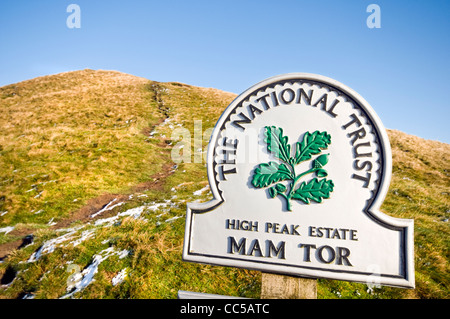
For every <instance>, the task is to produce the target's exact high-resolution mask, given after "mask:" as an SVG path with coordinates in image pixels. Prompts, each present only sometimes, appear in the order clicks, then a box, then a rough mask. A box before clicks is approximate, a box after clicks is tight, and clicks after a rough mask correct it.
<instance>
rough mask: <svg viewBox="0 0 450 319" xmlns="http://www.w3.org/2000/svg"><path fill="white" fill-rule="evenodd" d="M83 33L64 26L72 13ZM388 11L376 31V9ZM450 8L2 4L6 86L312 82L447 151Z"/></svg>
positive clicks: (339, 1) (348, 3)
mask: <svg viewBox="0 0 450 319" xmlns="http://www.w3.org/2000/svg"><path fill="white" fill-rule="evenodd" d="M71 3H74V4H77V5H79V7H80V9H81V16H80V17H81V28H79V29H77V28H73V29H70V28H68V27H67V25H66V20H67V17H68V16H69V15H70V13H67V12H66V8H67V6H68V5H69V4H71ZM371 3H374V4H377V5H379V7H380V9H381V28H378V29H377V28H374V29H370V28H368V27H367V24H366V19H367V17H368V16H369V15H370V13H367V12H366V8H367V6H368V5H369V4H371ZM449 14H450V1H448V0H447V1H439V0H434V1H419V0H415V1H400V0H395V1H394V0H390V1H378V0H371V1H364V0H329V1H325V0H323V1H320V0H318V1H282V0H280V1H263V0H261V1H253V0H252V1H248V0H240V1H224V0H222V1H212V0H210V1H151V0H148V1H136V0H128V1H99V0H89V1H88V0H86V1H84V0H69V1H64V0H52V1H51V0H39V1H23V0H15V1H13V0H2V1H1V2H0V43H1V45H0V86H3V85H6V84H10V83H15V82H19V81H23V80H26V79H30V78H34V77H37V76H42V75H47V74H54V73H59V72H65V71H71V70H80V69H86V68H90V69H103V70H117V71H121V72H125V73H130V74H133V75H137V76H142V77H145V78H148V79H150V80H155V81H164V82H165V81H178V82H183V83H187V84H191V85H197V86H203V87H214V88H218V89H222V90H225V91H230V92H234V93H241V92H243V91H244V90H246V89H247V88H248V87H250V86H252V85H253V84H255V83H257V82H259V81H261V80H264V79H266V78H268V77H271V76H274V75H278V74H283V73H289V72H307V73H316V74H321V75H324V76H328V77H331V78H334V79H336V80H337V81H339V82H342V83H344V84H346V85H348V86H349V87H351V88H352V89H354V90H355V91H357V92H358V93H359V94H361V95H362V96H363V97H364V98H365V99H366V100H367V101H368V102H369V103H370V104H371V105H372V107H373V108H374V110H375V111H376V113H377V114H378V115H379V116H380V118H381V120H382V122H383V123H384V125H385V126H386V128H390V129H398V130H401V131H403V132H406V133H409V134H413V135H417V136H420V137H423V138H426V139H433V140H439V141H442V142H446V143H450V129H449V128H448V126H449V119H450V116H449V114H450V111H449V106H450V105H449V102H448V101H449V98H450V96H449V93H450V61H449V60H450V40H449V39H450V36H449V33H450V19H449V18H450V16H449Z"/></svg>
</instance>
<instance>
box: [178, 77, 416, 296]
mask: <svg viewBox="0 0 450 319" xmlns="http://www.w3.org/2000/svg"><path fill="white" fill-rule="evenodd" d="M296 81H308V82H315V83H316V84H318V85H321V86H324V85H326V86H328V87H330V88H332V89H333V90H336V91H338V92H340V93H342V94H344V95H345V96H346V97H348V98H351V100H352V102H353V103H354V104H355V105H358V106H359V107H360V109H361V110H362V111H364V113H365V115H366V116H367V118H368V119H369V120H370V121H371V122H372V124H373V128H374V129H375V130H376V132H375V133H376V136H377V137H378V139H379V143H380V146H381V147H380V151H382V152H381V154H380V156H381V158H382V159H383V166H382V167H380V170H381V174H380V175H381V176H380V178H379V179H378V181H377V183H378V187H377V189H376V191H374V195H373V197H372V199H371V200H369V201H367V205H366V207H365V208H364V210H363V211H364V213H366V214H367V216H369V217H370V218H371V219H372V220H373V221H375V222H377V223H379V224H382V225H383V226H384V227H387V228H390V229H393V230H396V231H399V234H400V238H401V246H400V249H401V258H402V263H403V269H402V271H401V272H400V273H402V274H403V276H396V275H389V274H372V273H369V272H352V271H347V270H345V271H344V270H334V269H321V268H319V267H311V266H302V265H288V264H281V263H276V262H268V261H249V260H243V259H241V258H234V257H232V256H230V257H228V256H216V255H205V254H198V253H194V252H191V251H190V243H191V237H192V222H193V218H192V216H193V214H200V213H206V212H208V211H211V210H213V209H215V208H216V207H218V206H220V205H221V204H222V203H223V202H224V199H223V197H222V194H221V191H220V190H219V188H218V182H217V176H216V172H215V162H214V160H213V159H214V149H215V148H216V146H217V145H218V144H217V143H218V136H219V134H220V132H221V131H222V129H223V128H224V126H225V123H226V122H227V121H228V120H229V118H230V116H231V115H232V114H233V113H234V112H235V110H236V108H237V107H239V106H241V104H242V102H244V101H246V100H247V99H248V97H249V96H251V95H252V94H253V93H255V92H257V91H259V90H262V89H264V88H265V87H269V86H274V85H276V84H282V83H283V82H296ZM207 174H208V181H209V185H210V188H211V193H212V195H213V199H212V200H210V201H208V202H206V203H188V204H187V209H186V226H185V239H184V245H183V255H182V258H183V260H184V261H191V262H198V263H205V264H212V265H220V266H232V267H239V268H246V269H253V270H260V271H265V272H272V273H279V274H287V275H294V276H301V277H308V278H318V277H320V278H329V279H337V280H348V281H356V282H364V283H366V282H367V281H368V278H369V276H373V278H372V280H371V282H374V281H376V283H377V284H378V283H379V284H382V285H387V286H395V287H403V288H414V287H415V279H414V220H412V219H399V218H395V217H391V216H388V215H386V214H384V213H382V212H381V211H380V207H381V205H382V203H383V201H384V199H385V197H386V194H387V192H388V190H389V184H390V179H391V174H392V154H391V147H390V143H389V137H388V135H387V132H386V130H385V128H384V126H383V124H382V122H381V120H380V118H379V117H378V116H377V114H376V113H375V111H374V110H373V109H372V107H371V106H370V105H369V103H368V102H367V101H366V100H365V99H364V98H363V97H361V96H360V95H359V94H358V93H357V92H355V91H354V90H353V89H351V88H349V87H347V86H346V85H344V84H342V83H340V82H338V81H336V80H334V79H331V78H328V77H325V76H322V75H317V74H311V73H287V74H282V75H277V76H273V77H270V78H268V79H266V80H264V81H261V82H259V83H257V84H255V85H253V86H252V87H250V88H249V89H247V90H246V91H244V92H243V93H241V94H240V95H239V96H238V97H236V98H235V99H234V100H233V101H232V102H231V103H230V104H229V106H228V107H227V108H226V109H225V111H224V112H223V113H222V115H221V116H220V118H219V120H218V121H217V123H216V125H215V127H214V129H213V132H212V134H211V138H210V141H209V145H208V153H207ZM299 270H301V271H299ZM317 271H319V272H320V273H319V274H318V273H317ZM375 276H377V278H376V279H374V278H375Z"/></svg>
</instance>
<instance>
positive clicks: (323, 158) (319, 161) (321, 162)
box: [313, 154, 330, 168]
mask: <svg viewBox="0 0 450 319" xmlns="http://www.w3.org/2000/svg"><path fill="white" fill-rule="evenodd" d="M328 155H330V154H323V155H320V156H319V157H318V158H316V159H315V160H314V161H313V168H322V167H324V166H325V165H326V164H327V163H328Z"/></svg>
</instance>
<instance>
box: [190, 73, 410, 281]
mask: <svg viewBox="0 0 450 319" xmlns="http://www.w3.org/2000/svg"><path fill="white" fill-rule="evenodd" d="M391 167H392V158H391V149H390V144H389V139H388V136H387V134H386V131H385V129H384V127H383V125H382V123H381V121H380V119H379V118H378V116H377V115H376V114H375V112H374V111H373V109H372V107H371V106H370V105H369V104H368V103H367V102H366V101H365V100H364V99H363V98H362V97H361V96H360V95H359V94H358V93H356V92H355V91H353V90H352V89H350V88H349V87H347V86H345V85H343V84H341V83H339V82H337V81H335V80H333V79H330V78H327V77H324V76H319V75H314V74H306V73H290V74H284V75H280V76H276V77H272V78H269V79H267V80H265V81H262V82H260V83H258V84H256V85H254V86H253V87H251V88H249V89H248V90H246V91H245V92H244V93H242V94H241V95H239V96H238V97H237V98H236V99H235V100H234V101H233V102H232V103H231V104H230V105H229V106H228V107H227V108H226V110H225V111H224V112H223V114H222V116H221V117H220V118H219V120H218V122H217V124H216V126H215V128H214V131H213V133H212V136H211V140H210V143H209V148H208V155H207V170H208V179H209V184H210V187H211V191H212V194H213V196H214V198H213V199H212V200H211V201H209V202H206V203H190V204H188V207H187V215H186V231H185V240H184V248H183V259H184V260H186V261H193V262H199V263H207V264H214V265H223V266H235V267H242V268H249V269H256V270H260V271H264V272H274V273H280V274H288V275H294V276H303V277H312V278H319V277H321V278H331V279H338V280H347V281H358V282H374V281H375V282H377V283H379V284H382V285H390V286H398V287H406V288H413V287H414V249H413V228H414V222H413V220H408V219H397V218H393V217H390V216H388V215H385V214H383V213H382V212H380V210H379V208H380V206H381V204H382V202H383V199H384V197H385V195H386V193H387V191H388V188H389V183H390V178H391ZM374 278H376V279H375V280H374Z"/></svg>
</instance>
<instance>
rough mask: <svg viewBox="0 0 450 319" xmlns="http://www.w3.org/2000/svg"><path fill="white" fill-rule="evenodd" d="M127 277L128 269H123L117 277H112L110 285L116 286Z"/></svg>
mask: <svg viewBox="0 0 450 319" xmlns="http://www.w3.org/2000/svg"><path fill="white" fill-rule="evenodd" d="M127 275H128V269H127V268H124V269H122V270H121V271H119V273H118V274H117V275H115V276H114V278H113V279H112V280H111V283H112V285H113V286H117V285H118V284H121V283H122V282H123V281H124V280H125V278H126V277H127Z"/></svg>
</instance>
